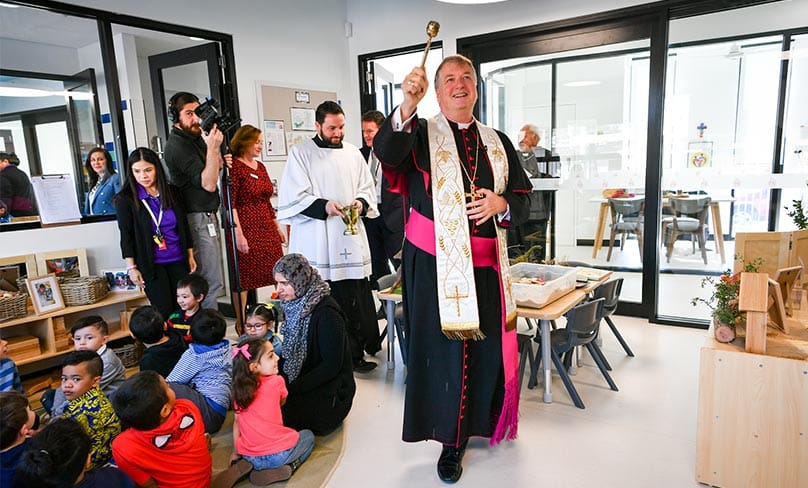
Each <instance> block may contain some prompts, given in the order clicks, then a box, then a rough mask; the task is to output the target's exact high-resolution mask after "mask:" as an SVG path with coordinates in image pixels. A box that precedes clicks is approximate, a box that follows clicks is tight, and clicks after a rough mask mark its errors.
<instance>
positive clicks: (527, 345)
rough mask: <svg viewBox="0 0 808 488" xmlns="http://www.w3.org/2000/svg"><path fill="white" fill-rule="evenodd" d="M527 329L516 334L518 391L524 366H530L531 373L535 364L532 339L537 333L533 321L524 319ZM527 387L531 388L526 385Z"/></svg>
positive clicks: (529, 385)
mask: <svg viewBox="0 0 808 488" xmlns="http://www.w3.org/2000/svg"><path fill="white" fill-rule="evenodd" d="M526 321H527V325H528V329H527V330H525V331H522V332H518V333H517V334H516V340H517V344H518V346H519V389H520V390H521V389H522V380H523V378H524V377H525V366H527V365H530V370H529V371H533V368H534V364H535V362H536V353H535V352H533V338H534V337H536V336H537V335H538V333H539V331H538V330H537V328H536V327H535V326H534V325H533V321H532V320H530V319H526ZM528 387H529V388H532V386H531V384H530V383H528Z"/></svg>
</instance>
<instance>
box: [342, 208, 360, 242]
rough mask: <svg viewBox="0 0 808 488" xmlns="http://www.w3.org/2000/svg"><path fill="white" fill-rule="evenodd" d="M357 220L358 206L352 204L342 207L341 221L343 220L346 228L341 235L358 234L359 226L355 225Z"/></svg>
mask: <svg viewBox="0 0 808 488" xmlns="http://www.w3.org/2000/svg"><path fill="white" fill-rule="evenodd" d="M358 220H359V208H357V207H354V206H353V205H348V206H346V207H342V221H343V222H345V226H346V229H345V230H344V231H343V232H342V235H346V236H355V235H357V234H359V228H357V227H356V222H357V221H358Z"/></svg>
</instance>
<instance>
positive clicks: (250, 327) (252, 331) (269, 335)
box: [238, 303, 282, 349]
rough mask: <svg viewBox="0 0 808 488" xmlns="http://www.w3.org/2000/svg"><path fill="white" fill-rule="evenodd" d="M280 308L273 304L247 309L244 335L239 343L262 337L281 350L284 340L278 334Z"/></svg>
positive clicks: (251, 306)
mask: <svg viewBox="0 0 808 488" xmlns="http://www.w3.org/2000/svg"><path fill="white" fill-rule="evenodd" d="M277 324H278V306H277V305H275V304H272V303H256V304H254V305H250V306H248V307H247V311H246V313H245V315H244V334H242V335H241V337H239V338H238V340H239V342H241V341H243V340H245V339H249V338H250V337H261V338H263V339H266V340H268V341H269V342H271V343H272V346H273V347H275V348H276V349H278V348H280V346H281V342H282V338H281V336H280V334H278V332H277V331H278V325H277Z"/></svg>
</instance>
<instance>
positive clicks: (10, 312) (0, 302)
mask: <svg viewBox="0 0 808 488" xmlns="http://www.w3.org/2000/svg"><path fill="white" fill-rule="evenodd" d="M27 300H28V295H26V294H24V293H12V294H11V295H10V296H0V322H2V321H3V320H9V319H16V318H17V317H25V314H26V313H28V310H27V307H26V305H27Z"/></svg>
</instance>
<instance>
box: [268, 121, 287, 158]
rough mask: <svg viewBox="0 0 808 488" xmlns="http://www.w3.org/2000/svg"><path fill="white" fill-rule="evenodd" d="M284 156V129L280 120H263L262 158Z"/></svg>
mask: <svg viewBox="0 0 808 488" xmlns="http://www.w3.org/2000/svg"><path fill="white" fill-rule="evenodd" d="M270 156H286V131H284V130H283V121H282V120H265V121H264V159H267V158H269V157H270Z"/></svg>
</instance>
